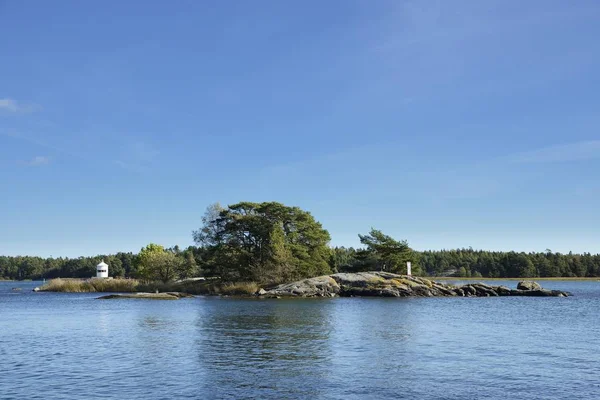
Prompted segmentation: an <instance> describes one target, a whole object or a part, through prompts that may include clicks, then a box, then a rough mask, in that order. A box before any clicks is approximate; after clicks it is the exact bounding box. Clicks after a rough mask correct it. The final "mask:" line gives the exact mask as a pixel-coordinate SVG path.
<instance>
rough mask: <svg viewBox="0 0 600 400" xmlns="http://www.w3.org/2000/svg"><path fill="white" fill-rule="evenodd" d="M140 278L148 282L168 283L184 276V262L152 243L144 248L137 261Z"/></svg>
mask: <svg viewBox="0 0 600 400" xmlns="http://www.w3.org/2000/svg"><path fill="white" fill-rule="evenodd" d="M136 261H137V262H136V264H137V270H138V272H137V273H138V276H139V277H140V278H142V279H147V280H154V281H155V280H160V281H163V282H168V281H171V280H173V279H176V278H179V277H180V276H181V275H183V274H184V272H183V271H184V268H185V267H184V264H185V263H184V262H183V260H182V259H181V257H177V255H176V254H175V253H173V252H171V251H165V249H164V247H163V246H161V245H158V244H154V243H150V244H149V245H148V246H146V247H144V248H143V249H142V250H141V251H140V253H139V254H138V256H137V260H136Z"/></svg>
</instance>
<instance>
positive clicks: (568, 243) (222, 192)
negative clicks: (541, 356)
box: [0, 0, 600, 256]
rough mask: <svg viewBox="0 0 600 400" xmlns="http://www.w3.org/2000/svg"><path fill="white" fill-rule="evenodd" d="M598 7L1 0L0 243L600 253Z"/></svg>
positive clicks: (535, 0) (54, 249) (20, 248)
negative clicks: (206, 217)
mask: <svg viewBox="0 0 600 400" xmlns="http://www.w3.org/2000/svg"><path fill="white" fill-rule="evenodd" d="M599 18H600V3H598V2H597V1H584V0H581V1H573V2H566V1H551V0H543V1H542V0H532V1H527V2H522V1H507V0H498V1H452V2H447V1H400V0H397V1H396V0H394V1H346V0H344V1H333V0H332V1H326V2H322V1H302V2H284V1H262V0H261V1H255V2H247V1H231V2H217V1H215V2H201V1H173V2H165V1H126V2H122V1H102V2H83V1H60V0H57V1H53V2H27V1H16V0H15V1H0V55H1V56H0V57H1V60H2V61H1V62H0V77H1V78H0V185H1V188H2V191H1V195H0V254H7V255H16V254H30V255H42V256H48V255H53V256H78V255H94V254H99V253H111V252H116V251H119V250H123V251H137V250H139V248H140V247H142V246H144V245H145V244H147V243H149V242H155V243H161V244H164V245H167V246H170V245H175V244H179V245H180V246H187V245H189V244H191V243H192V239H191V231H192V230H193V229H196V228H197V227H199V225H200V218H201V216H202V214H203V212H204V210H205V208H206V207H207V206H208V205H209V204H211V203H214V202H220V203H221V204H232V203H235V202H238V201H242V200H248V201H270V200H276V201H280V202H283V203H285V204H290V205H297V206H300V207H302V208H304V209H307V210H310V211H311V212H312V213H313V215H314V216H315V217H316V218H317V219H318V220H320V221H321V222H322V223H323V225H324V226H325V227H326V228H327V229H328V230H329V232H330V233H331V236H332V244H334V245H346V246H348V245H357V244H358V239H357V234H358V233H365V232H367V231H368V230H369V229H370V227H372V226H373V227H376V228H378V229H382V230H383V231H384V232H386V233H388V234H390V235H392V236H394V237H397V238H399V239H407V240H408V241H409V243H410V244H411V245H412V247H414V248H416V249H441V248H456V247H469V246H472V247H473V248H484V249H498V250H510V249H514V250H523V251H544V250H545V249H547V248H550V249H552V250H554V251H561V252H568V251H570V250H572V251H574V252H583V251H589V252H592V253H597V252H600V229H599V226H600V211H599V210H598V207H597V203H598V198H599V196H600V179H599V178H600V177H599V173H600V132H599V130H598V127H599V126H600V113H599V112H598V111H599V105H600V98H599V96H600V95H599V93H600V78H599V75H598V71H599V70H600V45H599V42H598V38H599V37H600V24H598V21H599Z"/></svg>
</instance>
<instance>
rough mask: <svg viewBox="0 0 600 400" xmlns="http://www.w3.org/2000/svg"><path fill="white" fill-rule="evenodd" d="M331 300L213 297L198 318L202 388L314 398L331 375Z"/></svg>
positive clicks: (225, 392)
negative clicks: (208, 310) (209, 309)
mask: <svg viewBox="0 0 600 400" xmlns="http://www.w3.org/2000/svg"><path fill="white" fill-rule="evenodd" d="M333 302H334V301H331V300H314V299H313V300H279V301H259V300H257V301H252V300H224V299H223V300H214V301H213V305H215V304H216V303H218V305H217V306H215V307H213V308H212V309H211V312H208V313H206V312H205V313H204V318H202V319H201V320H198V323H197V338H196V344H197V352H198V360H199V364H200V367H201V370H202V371H203V373H202V376H203V378H204V379H203V386H204V387H203V390H206V391H208V393H210V392H213V393H218V394H219V396H220V397H221V396H227V395H229V396H233V397H236V398H243V397H256V396H266V397H278V398H281V397H282V396H283V397H285V396H286V395H289V396H294V397H298V396H300V397H308V396H311V397H315V396H316V397H318V388H319V387H323V386H325V385H327V382H328V379H329V374H330V370H329V368H328V365H330V363H331V347H330V345H329V339H330V337H329V336H330V333H331V331H332V329H333V327H332V325H331V311H330V309H331V307H332V306H333ZM304 379H309V380H310V382H311V385H305V384H304V382H303V380H304ZM249 389H252V390H255V391H249Z"/></svg>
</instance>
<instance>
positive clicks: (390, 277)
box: [257, 271, 569, 297]
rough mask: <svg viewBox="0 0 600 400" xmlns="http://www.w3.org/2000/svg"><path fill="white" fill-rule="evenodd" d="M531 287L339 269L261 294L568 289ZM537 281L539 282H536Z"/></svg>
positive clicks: (487, 293)
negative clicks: (449, 280)
mask: <svg viewBox="0 0 600 400" xmlns="http://www.w3.org/2000/svg"><path fill="white" fill-rule="evenodd" d="M531 283H532V284H534V285H528V286H527V287H530V288H531V289H527V290H525V289H522V287H524V286H520V288H518V289H510V288H508V287H506V286H491V285H487V284H485V283H468V284H465V285H462V286H455V285H451V284H447V283H441V282H435V281H432V280H429V279H425V278H420V277H416V276H408V275H396V274H392V273H389V272H377V271H375V272H357V273H339V274H333V275H324V276H318V277H316V278H310V279H304V280H301V281H297V282H293V283H286V284H283V285H279V286H276V287H274V288H272V289H270V290H264V289H261V290H260V291H259V292H258V293H257V295H258V296H260V297H337V296H340V297H352V296H375V297H415V296H416V297H439V296H455V297H495V296H555V297H566V296H569V293H568V292H563V291H559V290H546V289H542V287H541V286H540V285H539V284H537V283H536V282H531ZM536 285H537V286H536Z"/></svg>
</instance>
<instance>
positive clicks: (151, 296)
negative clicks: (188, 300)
mask: <svg viewBox="0 0 600 400" xmlns="http://www.w3.org/2000/svg"><path fill="white" fill-rule="evenodd" d="M183 297H194V296H192V295H190V294H187V293H182V292H168V293H123V294H109V295H106V296H100V297H98V299H99V300H112V299H148V300H179V299H181V298H183Z"/></svg>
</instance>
